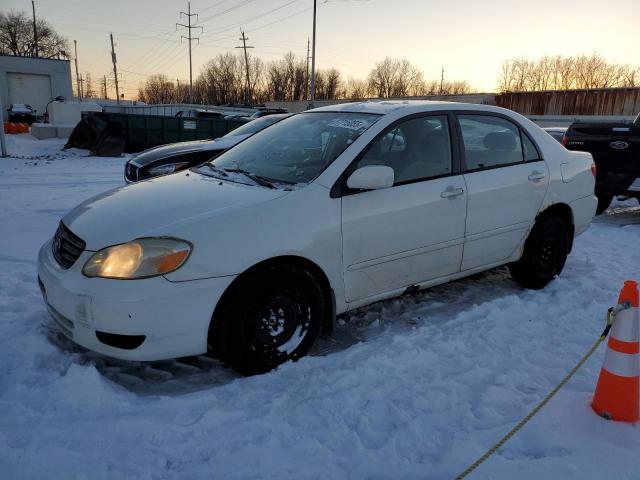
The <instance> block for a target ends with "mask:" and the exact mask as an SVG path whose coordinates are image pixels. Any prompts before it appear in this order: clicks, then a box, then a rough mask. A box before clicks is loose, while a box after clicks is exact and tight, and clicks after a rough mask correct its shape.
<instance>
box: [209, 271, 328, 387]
mask: <svg viewBox="0 0 640 480" xmlns="http://www.w3.org/2000/svg"><path fill="white" fill-rule="evenodd" d="M224 301H225V305H223V308H222V309H221V312H220V316H219V318H217V319H216V318H214V323H218V327H219V328H214V329H213V331H212V332H211V333H210V338H209V343H210V344H212V345H214V346H215V345H217V346H218V348H217V350H218V353H219V355H218V356H219V357H220V358H221V359H222V360H223V361H226V362H227V363H229V364H230V365H231V366H232V367H233V368H234V369H236V370H237V371H239V372H240V373H242V374H245V375H253V374H259V373H264V372H268V371H269V370H272V369H273V368H275V367H277V366H278V365H280V364H282V363H284V362H286V361H288V360H297V359H298V358H300V357H302V356H304V355H305V354H306V353H307V352H308V351H309V349H310V348H311V346H312V345H313V343H314V341H315V339H316V338H317V336H318V334H319V332H320V327H321V325H322V319H323V315H324V308H325V302H324V299H323V296H322V291H321V289H320V286H319V285H318V284H317V282H316V281H315V279H314V278H313V276H312V275H311V274H310V273H309V272H307V271H306V270H304V269H302V268H299V267H293V266H272V267H267V268H264V269H260V270H258V271H255V272H251V273H249V274H247V276H246V277H245V278H241V279H240V280H239V282H238V283H237V284H236V285H234V286H233V287H232V292H231V294H230V295H229V296H227V298H225V300H224ZM212 336H213V337H217V338H211V337H212ZM220 353H221V354H220Z"/></svg>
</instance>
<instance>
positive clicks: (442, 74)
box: [440, 67, 444, 95]
mask: <svg viewBox="0 0 640 480" xmlns="http://www.w3.org/2000/svg"><path fill="white" fill-rule="evenodd" d="M443 83H444V67H442V70H441V72H440V95H442V84H443Z"/></svg>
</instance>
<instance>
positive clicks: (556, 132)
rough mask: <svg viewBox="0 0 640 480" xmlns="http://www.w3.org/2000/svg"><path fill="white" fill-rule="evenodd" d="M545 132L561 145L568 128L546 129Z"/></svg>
mask: <svg viewBox="0 0 640 480" xmlns="http://www.w3.org/2000/svg"><path fill="white" fill-rule="evenodd" d="M543 130H544V131H545V132H547V133H548V134H549V135H551V136H552V137H553V138H555V139H556V140H557V141H558V142H560V143H562V137H564V134H565V133H566V132H567V129H566V127H545V128H543Z"/></svg>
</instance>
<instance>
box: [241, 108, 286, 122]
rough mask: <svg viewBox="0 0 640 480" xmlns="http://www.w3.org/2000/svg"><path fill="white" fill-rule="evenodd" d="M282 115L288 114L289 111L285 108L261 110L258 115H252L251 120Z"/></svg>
mask: <svg viewBox="0 0 640 480" xmlns="http://www.w3.org/2000/svg"><path fill="white" fill-rule="evenodd" d="M280 113H287V111H286V110H285V109H284V108H260V109H259V110H258V111H257V112H256V113H254V114H252V115H250V116H249V118H251V119H254V118H260V117H266V116H267V115H277V114H280Z"/></svg>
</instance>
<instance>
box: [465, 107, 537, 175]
mask: <svg viewBox="0 0 640 480" xmlns="http://www.w3.org/2000/svg"><path fill="white" fill-rule="evenodd" d="M458 122H459V124H460V130H461V132H462V140H463V143H464V153H465V159H466V170H477V169H482V168H488V167H496V166H500V165H511V164H514V163H519V162H523V161H524V158H525V157H524V155H523V149H522V142H521V140H520V130H519V129H518V127H517V126H516V125H514V124H513V123H512V122H510V121H508V120H505V119H503V118H500V117H494V116H490V115H459V116H458ZM534 150H535V147H534Z"/></svg>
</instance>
